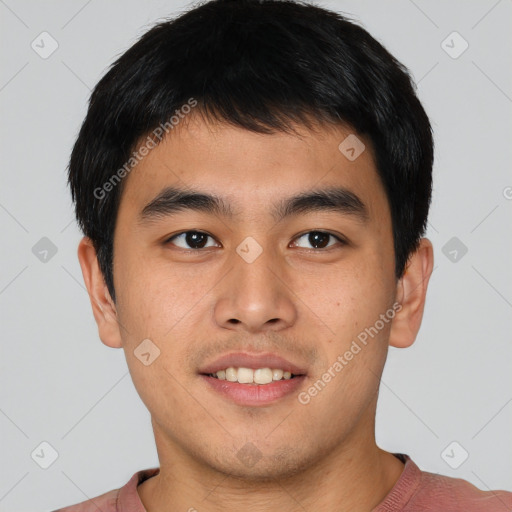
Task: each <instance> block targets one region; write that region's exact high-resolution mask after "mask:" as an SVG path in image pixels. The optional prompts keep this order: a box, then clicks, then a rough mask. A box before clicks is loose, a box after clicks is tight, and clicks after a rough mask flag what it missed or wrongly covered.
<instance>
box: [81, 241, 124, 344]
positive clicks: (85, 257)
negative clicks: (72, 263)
mask: <svg viewBox="0 0 512 512" xmlns="http://www.w3.org/2000/svg"><path fill="white" fill-rule="evenodd" d="M78 260H79V261H80V266H81V267H82V275H83V276H84V282H85V286H86V287H87V291H88V293H89V298H90V300H91V305H92V312H93V314H94V319H95V320H96V323H97V324H98V332H99V335H100V339H101V341H102V342H103V343H104V344H105V345H107V346H108V347H111V348H121V347H122V340H121V332H120V329H119V323H118V321H117V311H116V306H115V304H114V301H113V300H112V298H111V297H110V293H109V292H108V288H107V285H106V284H105V280H104V278H103V274H102V272H101V270H100V266H99V263H98V258H97V255H96V250H95V249H94V246H93V243H92V240H91V239H90V238H87V237H83V238H82V240H80V243H79V244H78Z"/></svg>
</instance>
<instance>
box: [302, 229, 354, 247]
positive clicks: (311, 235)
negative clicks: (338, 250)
mask: <svg viewBox="0 0 512 512" xmlns="http://www.w3.org/2000/svg"><path fill="white" fill-rule="evenodd" d="M305 237H307V239H306V240H307V242H308V243H310V244H311V245H313V246H316V247H313V249H325V248H327V247H331V246H332V245H333V244H331V245H328V241H329V237H331V238H335V239H336V240H337V241H338V242H340V243H341V244H342V245H343V244H344V243H345V242H344V241H343V240H342V239H341V238H339V237H337V236H336V235H333V234H332V233H327V232H325V231H309V232H308V233H304V234H303V235H301V236H300V237H298V238H296V240H300V239H301V238H305ZM318 246H319V247H318Z"/></svg>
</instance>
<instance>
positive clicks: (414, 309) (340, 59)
mask: <svg viewBox="0 0 512 512" xmlns="http://www.w3.org/2000/svg"><path fill="white" fill-rule="evenodd" d="M432 165H433V140H432V132H431V126H430V123H429V120H428V117H427V115H426V113H425V111H424V109H423V107H422V106H421V104H420V102H419V100H418V98H417V97H416V95H415V92H414V88H413V85H412V83H411V80H410V77H409V75H408V73H407V70H406V69H405V68H404V67H403V66H402V65H401V64H400V63H399V62H397V61H396V59H394V58H393V56H391V55H390V54H389V53H388V52H387V51H386V50H385V49H384V48H383V47H382V46H381V45H380V44H379V43H378V42H377V41H376V40H375V39H373V38H372V37H371V36H370V35H369V34H368V33H367V32H366V31H365V30H363V29H362V28H361V27H359V26H357V25H355V24H353V23H351V22H349V21H348V20H347V19H345V18H344V17H342V16H340V15H338V14H335V13H333V12H330V11H327V10H323V9H321V8H318V7H315V6H313V5H308V4H305V3H298V2H292V1H286V0H285V1H271V0H268V1H258V0H213V1H210V2H207V3H204V4H202V5H200V6H199V7H196V8H194V9H192V10H190V11H188V12H186V13H185V14H183V15H181V16H180V17H178V18H176V19H175V20H173V21H169V22H164V23H161V24H159V25H157V26H156V27H154V28H153V29H151V30H150V31H149V32H148V33H146V34H145V35H144V36H143V37H142V38H141V39H140V41H138V42H137V43H136V44H135V45H134V46H133V47H132V48H130V49H129V50H128V51H127V52H126V53H125V54H124V55H122V56H121V57H120V58H119V59H118V60H117V61H116V62H115V63H114V65H113V67H112V68H111V69H110V71H109V72H108V73H107V74H106V75H105V77H104V78H103V79H102V80H101V81H100V82H99V84H98V85H97V87H96V88H95V90H94V92H93V94H92V97H91V102H90V106H89V111H88V113H87V117H86V119H85V121H84V124H83V126H82V129H81V131H80V134H79V136H78V139H77V141H76V144H75V147H74V149H73V153H72V156H71V160H70V166H69V182H70V186H71V191H72V196H73V200H74V201H75V204H76V214H77V219H78V222H79V224H80V226H81V228H82V230H83V232H84V234H85V237H84V238H83V239H82V241H81V242H80V245H79V249H78V256H79V260H80V264H81V267H82V271H83V276H84V280H85V284H86V286H87V289H88V292H89V295H90V299H91V304H92V308H93V313H94V317H95V319H96V322H97V324H98V329H99V335H100V338H101V340H102V342H103V343H104V344H105V345H107V346H109V347H116V348H123V349H124V353H125V356H126V360H127V363H128V366H129V369H130V373H131V376H132V378H133V381H134V385H135V387H136V389H137V391H138V393H139V395H140V397H141V399H142V400H143V402H144V404H145V405H146V406H147V408H148V410H149V411H150V413H151V418H152V425H153V430H154V435H155V441H156V446H157V451H158V456H159V462H160V466H159V467H158V468H151V469H147V470H142V471H139V472H137V473H136V474H134V475H133V477H132V478H131V479H130V481H129V482H128V483H127V484H126V485H125V486H123V487H122V488H121V489H116V490H112V491H109V492H107V493H106V494H103V495H102V496H99V497H97V498H94V499H91V500H89V501H87V502H83V503H82V504H77V505H74V506H70V507H67V508H64V509H61V511H66V512H84V511H92V510H101V511H103V512H107V511H109V512H110V511H121V510H126V511H127V510H130V511H133V512H142V511H144V510H146V511H148V512H159V511H164V510H165V511H169V512H171V511H180V510H184V511H186V510H188V511H195V510H197V511H222V512H229V511H233V510H251V511H267V510H286V511H292V512H295V511H304V510H317V511H329V512H330V511H339V512H343V511H351V512H363V511H372V510H373V511H379V512H382V511H390V510H396V511H410V512H412V511H414V512H417V511H426V510H431V511H434V510H435V511H440V510H443V511H448V510H449V511H459V510H460V511H462V510H464V511H466V512H467V511H484V510H485V511H490V510H492V511H500V510H503V511H506V510H511V508H512V493H510V492H506V491H495V492H494V491H488V492H484V491H481V490H479V489H477V488H476V487H475V486H473V485H472V484H470V483H469V482H466V481H464V480H461V479H454V478H449V477H446V476H441V475H437V474H432V473H427V472H423V471H420V469H419V468H418V466H417V465H416V464H415V463H414V462H413V461H412V460H411V458H410V457H409V456H407V455H405V454H393V453H389V452H386V451H384V450H382V449H381V448H379V447H378V446H377V444H376V441H375V412H376V405H377V398H378V390H379V382H380V376H381V374H382V371H383V368H384V364H385V361H386V356H387V351H388V347H389V346H390V345H391V346H394V347H408V346H410V345H411V344H412V343H413V342H414V340H415V338H416V335H417V333H418V330H419V328H420V324H421V320H422V315H423V309H424V304H425V297H426V292H427V286H428V282H429V278H430V275H431V273H432V268H433V250H432V244H431V242H430V241H429V240H428V239H427V238H424V237H423V235H424V233H425V227H426V222H427V216H428V210H429V205H430V200H431V192H432Z"/></svg>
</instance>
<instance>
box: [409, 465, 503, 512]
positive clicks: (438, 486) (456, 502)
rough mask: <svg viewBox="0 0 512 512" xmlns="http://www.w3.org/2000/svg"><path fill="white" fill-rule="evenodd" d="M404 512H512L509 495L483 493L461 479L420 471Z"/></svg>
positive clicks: (495, 491)
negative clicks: (437, 511)
mask: <svg viewBox="0 0 512 512" xmlns="http://www.w3.org/2000/svg"><path fill="white" fill-rule="evenodd" d="M407 506H408V508H406V510H411V511H412V510H414V511H423V510H425V511H426V510H439V508H437V507H440V506H442V507H443V508H442V510H449V511H450V512H459V511H460V512H494V511H496V512H500V511H503V512H508V511H511V510H512V492H509V491H505V490H487V491H483V490H481V489H479V488H478V487H476V486H475V485H473V484H471V483H470V482H468V481H467V480H463V479H462V478H453V477H449V476H445V475H438V474H435V473H429V472H427V471H420V479H419V484H418V488H417V491H416V492H415V493H414V495H413V496H412V497H411V499H410V501H409V502H408V503H407Z"/></svg>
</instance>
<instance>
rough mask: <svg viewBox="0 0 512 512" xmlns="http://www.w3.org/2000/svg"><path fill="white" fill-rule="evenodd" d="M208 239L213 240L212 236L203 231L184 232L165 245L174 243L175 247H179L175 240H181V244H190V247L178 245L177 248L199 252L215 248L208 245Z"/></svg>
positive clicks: (167, 241)
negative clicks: (206, 248) (207, 248)
mask: <svg viewBox="0 0 512 512" xmlns="http://www.w3.org/2000/svg"><path fill="white" fill-rule="evenodd" d="M208 238H211V239H212V240H213V237H212V236H211V235H209V234H208V233H203V232H202V231H183V232H182V233H178V234H177V235H173V236H172V237H170V238H168V239H167V240H166V241H165V242H164V243H165V244H167V243H169V242H173V245H177V244H175V243H174V240H180V239H181V243H185V244H188V245H189V247H183V246H180V245H177V247H180V249H185V250H193V251H197V250H198V249H204V248H205V247H215V245H214V246H211V245H210V246H207V245H206V243H207V242H206V241H207V239H208Z"/></svg>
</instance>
